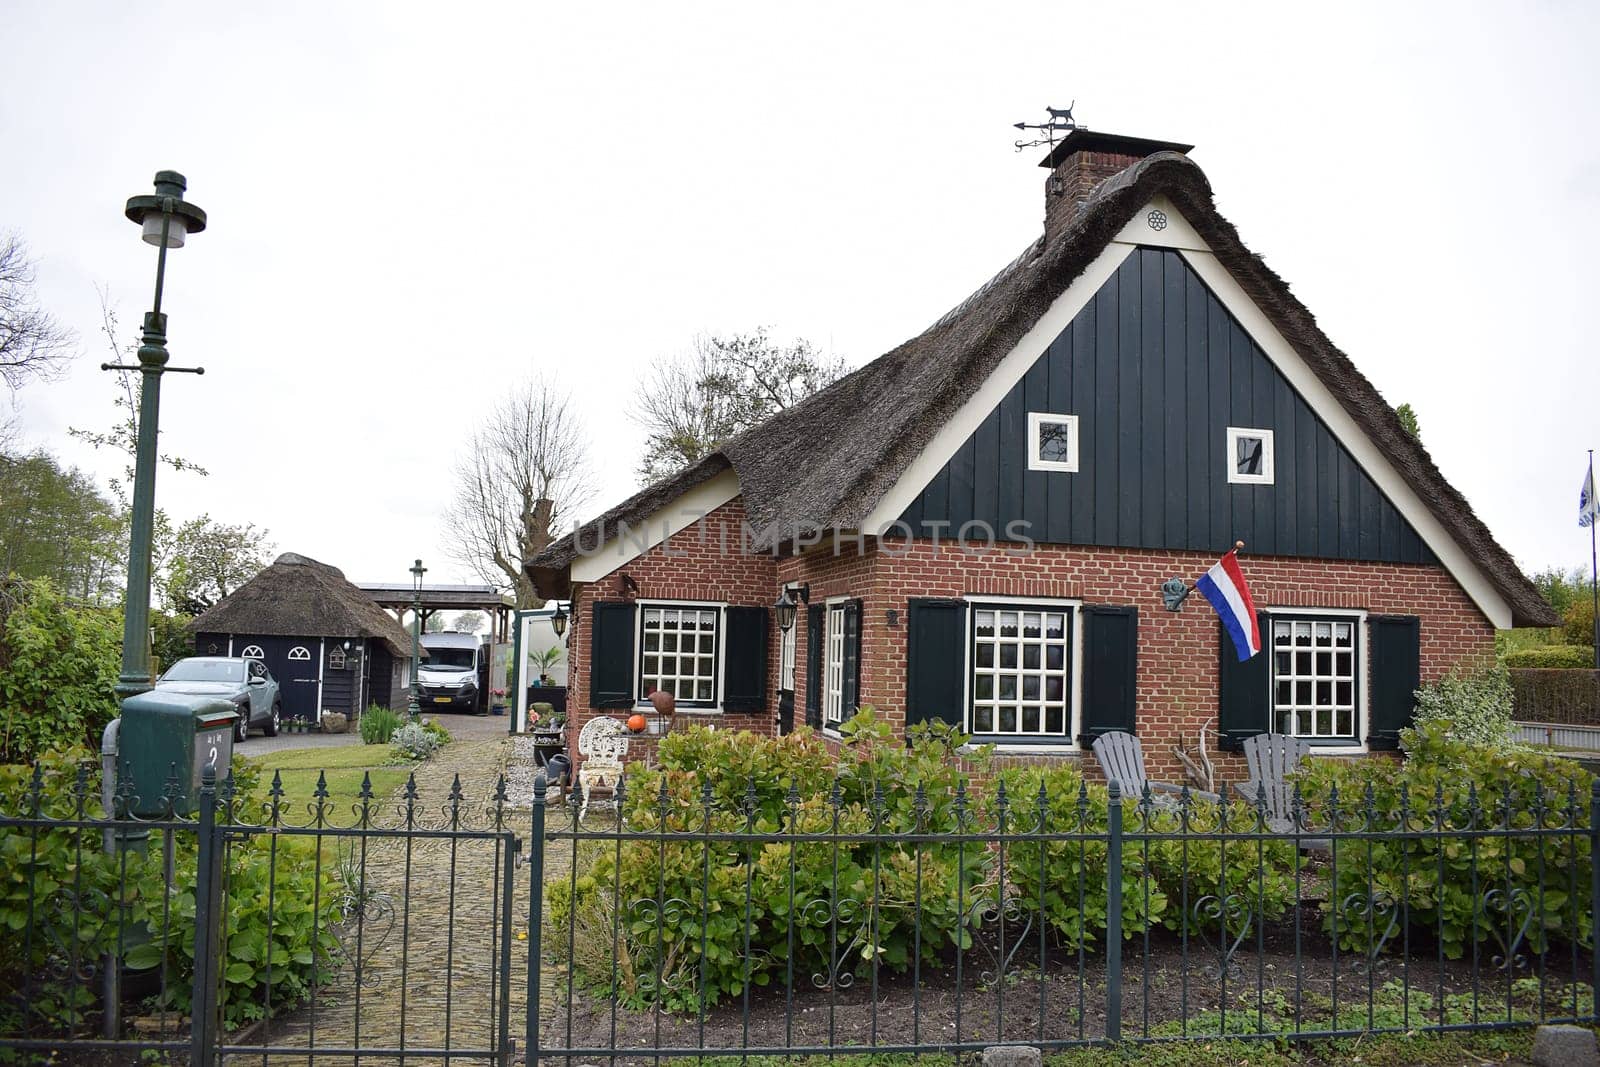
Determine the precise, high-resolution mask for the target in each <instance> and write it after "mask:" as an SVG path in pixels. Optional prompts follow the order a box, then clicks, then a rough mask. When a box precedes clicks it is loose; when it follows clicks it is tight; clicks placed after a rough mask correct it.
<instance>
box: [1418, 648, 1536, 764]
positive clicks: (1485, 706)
mask: <svg viewBox="0 0 1600 1067" xmlns="http://www.w3.org/2000/svg"><path fill="white" fill-rule="evenodd" d="M1514 704H1515V700H1514V698H1513V694H1512V690H1511V676H1510V675H1509V674H1507V673H1506V669H1505V668H1504V667H1502V666H1499V665H1495V666H1491V667H1486V668H1482V669H1477V670H1461V669H1457V670H1452V671H1451V672H1450V673H1449V674H1447V675H1445V676H1444V677H1443V678H1441V679H1439V680H1438V681H1437V682H1434V683H1432V684H1430V685H1425V686H1423V687H1422V688H1421V689H1418V690H1417V713H1416V720H1415V721H1416V725H1417V727H1418V728H1422V727H1424V726H1427V725H1429V724H1431V723H1444V724H1447V725H1448V726H1449V729H1450V733H1451V735H1452V736H1454V737H1455V738H1457V739H1458V740H1461V741H1467V742H1470V743H1472V744H1475V745H1488V746H1491V747H1495V748H1505V747H1507V746H1510V745H1512V743H1513V742H1512V740H1511V738H1512V723H1511V719H1512V711H1513V706H1514Z"/></svg>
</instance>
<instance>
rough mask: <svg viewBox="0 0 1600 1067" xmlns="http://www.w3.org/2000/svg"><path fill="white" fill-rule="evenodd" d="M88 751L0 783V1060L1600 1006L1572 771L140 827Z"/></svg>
mask: <svg viewBox="0 0 1600 1067" xmlns="http://www.w3.org/2000/svg"><path fill="white" fill-rule="evenodd" d="M92 774H93V772H92V770H91V769H90V768H88V767H74V766H70V765H64V764H59V765H51V766H43V767H41V768H38V769H35V771H34V772H33V774H32V776H31V778H28V779H25V780H23V781H22V782H21V785H20V787H19V788H15V789H11V790H9V791H7V790H6V789H5V788H0V929H3V931H4V932H3V934H0V1050H10V1051H13V1052H15V1053H20V1054H22V1055H24V1056H26V1055H29V1054H33V1053H39V1054H43V1053H45V1052H46V1051H47V1050H48V1051H50V1052H53V1053H54V1054H55V1055H56V1056H57V1057H58V1058H62V1057H70V1055H71V1054H73V1053H78V1052H81V1053H85V1054H99V1055H102V1056H106V1055H112V1054H120V1055H125V1056H126V1058H127V1059H128V1060H129V1061H130V1062H131V1061H132V1060H133V1059H135V1058H136V1057H137V1055H138V1054H141V1053H144V1052H147V1051H150V1052H156V1053H169V1054H178V1055H184V1054H187V1055H188V1056H189V1058H190V1062H193V1063H196V1064H200V1063H213V1062H218V1061H219V1060H221V1059H223V1058H228V1059H230V1060H237V1061H239V1062H254V1061H255V1060H257V1059H259V1060H260V1061H261V1062H263V1063H269V1062H275V1061H276V1059H277V1058H278V1057H282V1056H293V1057H297V1058H300V1059H305V1058H310V1059H311V1060H312V1062H341V1063H342V1062H348V1061H354V1060H356V1059H358V1058H362V1057H371V1058H373V1059H374V1060H381V1061H383V1062H439V1061H445V1062H450V1061H461V1062H493V1063H510V1062H511V1061H512V1059H513V1058H514V1057H515V1056H517V1055H518V1053H519V1051H520V1052H521V1053H522V1054H523V1055H525V1056H526V1059H527V1062H528V1063H529V1064H530V1065H531V1064H534V1063H536V1062H537V1061H539V1060H541V1059H543V1060H548V1059H551V1058H558V1059H561V1060H562V1061H564V1062H567V1061H570V1062H594V1061H595V1060H596V1058H597V1057H598V1058H604V1059H606V1060H608V1061H612V1062H615V1061H625V1062H642V1061H644V1060H650V1061H652V1062H655V1061H658V1060H661V1059H669V1058H681V1057H688V1056H693V1057H699V1056H704V1055H707V1054H728V1053H734V1054H739V1055H741V1056H760V1055H773V1056H796V1055H808V1054H818V1055H823V1054H833V1053H839V1052H845V1051H865V1050H872V1051H876V1052H881V1053H896V1052H899V1053H913V1054H920V1053H935V1052H941V1053H961V1052H968V1051H973V1050H977V1049H981V1048H984V1047H987V1046H990V1045H994V1044H1018V1043H1021V1044H1030V1045H1035V1046H1040V1047H1043V1048H1047V1049H1063V1048H1070V1047H1073V1046H1079V1045H1091V1044H1099V1043H1105V1042H1115V1041H1130V1040H1133V1041H1152V1042H1155V1041H1182V1040H1188V1039H1208V1040H1210V1039H1215V1038H1218V1037H1232V1038H1239V1039H1246V1040H1248V1039H1261V1038H1283V1037H1287V1038H1319V1037H1339V1036H1354V1035H1360V1034H1372V1033H1385V1032H1404V1031H1413V1030H1470V1029H1487V1028H1500V1027H1511V1026H1521V1025H1526V1024H1528V1023H1532V1022H1559V1021H1577V1022H1593V1021H1594V1020H1595V1018H1596V1015H1595V1007H1594V989H1595V987H1596V985H1597V984H1600V971H1597V966H1600V965H1597V961H1596V957H1595V953H1594V933H1593V923H1594V916H1595V914H1596V912H1597V911H1600V877H1597V874H1596V871H1595V863H1594V858H1595V856H1596V855H1597V852H1600V848H1597V846H1600V840H1597V834H1600V785H1595V786H1592V787H1591V789H1590V790H1588V791H1586V792H1583V791H1580V789H1579V787H1578V785H1577V784H1576V780H1575V779H1573V780H1570V781H1567V782H1566V783H1565V785H1564V786H1562V787H1561V788H1552V787H1548V786H1547V785H1546V784H1545V783H1544V782H1543V781H1542V780H1534V781H1531V782H1529V783H1527V784H1526V788H1522V789H1519V790H1515V791H1513V790H1505V791H1503V792H1500V793H1495V794H1484V795H1480V794H1479V793H1477V792H1476V790H1475V789H1474V788H1471V787H1467V788H1465V789H1459V788H1456V787H1455V786H1454V785H1453V784H1451V785H1448V786H1447V785H1446V784H1444V783H1441V784H1439V785H1438V786H1437V787H1436V788H1435V790H1434V791H1433V793H1432V794H1431V795H1428V796H1423V797H1413V796H1411V795H1410V794H1408V793H1407V792H1406V789H1405V787H1404V786H1402V787H1401V788H1400V789H1399V791H1398V792H1397V793H1394V794H1389V793H1382V792H1380V793H1377V794H1375V793H1374V792H1373V791H1372V789H1371V788H1370V787H1369V788H1368V789H1367V790H1366V791H1364V792H1362V793H1361V794H1360V795H1356V796H1344V797H1341V796H1340V795H1339V794H1338V792H1337V790H1332V791H1330V792H1329V793H1327V794H1326V795H1319V796H1318V797H1316V798H1307V797H1304V796H1301V795H1300V794H1299V793H1298V792H1295V793H1293V794H1291V795H1290V796H1288V797H1286V798H1279V800H1280V801H1282V803H1275V802H1274V801H1273V799H1272V798H1270V797H1268V796H1267V795H1266V794H1265V793H1263V794H1261V795H1258V796H1257V797H1255V798H1254V799H1253V800H1252V801H1249V802H1246V801H1243V800H1236V801H1234V802H1230V803H1222V804H1218V803H1213V802H1211V801H1209V800H1207V799H1204V798H1202V797H1199V796H1196V795H1189V794H1186V793H1185V794H1179V795H1175V796H1173V795H1165V794H1162V793H1154V792H1149V791H1146V792H1144V793H1142V794H1141V795H1139V796H1133V797H1124V796H1122V795H1121V794H1120V790H1118V789H1117V788H1116V787H1115V786H1112V787H1111V788H1109V789H1104V788H1100V787H1090V786H1087V785H1084V784H1082V783H1081V782H1076V780H1075V779H1074V782H1075V785H1074V787H1073V788H1070V789H1066V788H1056V787H1055V783H1058V782H1059V781H1061V780H1062V779H1052V778H1050V777H1049V776H1048V775H1044V774H1040V775H1037V776H1035V777H1032V778H1030V777H1028V775H1027V774H1022V775H1020V776H1019V775H1008V776H1001V777H1000V778H998V779H996V780H993V781H990V782H984V783H978V784H974V783H962V784H959V785H957V786H956V787H955V788H953V789H948V790H947V789H935V790H930V789H925V788H921V787H919V786H916V785H915V784H907V783H901V782H890V781H881V782H876V783H869V784H867V785H863V784H862V782H861V781H859V780H857V781H855V782H852V783H849V784H841V783H839V782H835V783H834V784H833V786H832V788H831V789H830V790H829V791H828V792H827V793H826V794H824V795H801V794H800V793H799V792H797V791H796V790H795V789H793V788H792V787H789V788H774V787H766V786H761V785H759V784H758V783H756V782H748V783H744V784H743V786H742V787H741V786H739V785H734V784H732V783H729V782H717V783H711V782H704V783H699V782H693V781H692V780H686V779H685V778H684V777H683V776H678V777H673V778H670V780H669V777H668V776H660V778H659V782H658V783H657V782H656V780H654V779H650V781H651V782H652V785H655V786H656V788H653V789H651V790H650V791H648V792H646V791H644V790H635V791H634V795H631V796H630V795H629V790H628V787H627V784H626V781H625V783H624V785H623V787H622V788H621V789H619V791H618V796H617V797H616V801H617V803H616V810H615V811H610V812H596V813H593V814H591V815H590V816H589V817H588V818H587V819H584V820H580V819H579V818H578V813H577V810H576V807H575V806H574V805H569V804H564V803H556V802H554V801H553V798H552V797H549V796H547V795H546V793H545V791H544V787H543V784H542V782H540V783H536V788H535V795H534V799H533V805H532V809H531V812H527V811H521V810H516V809H513V808H511V807H510V805H509V804H508V801H507V798H506V792H505V786H504V784H503V782H502V783H501V784H500V785H499V786H498V787H497V788H496V789H495V791H494V792H493V794H492V795H491V796H489V797H479V798H468V797H466V796H464V795H463V793H462V790H461V788H460V786H459V784H458V785H457V787H456V788H454V789H452V790H451V791H450V792H449V794H448V795H447V796H442V797H440V796H434V797H429V798H424V797H422V796H420V795H419V792H418V789H417V788H416V785H415V782H414V781H413V782H411V783H408V785H407V786H405V787H403V788H402V789H401V790H400V791H399V792H398V793H397V794H396V795H394V796H392V797H379V796H375V795H374V792H373V790H372V788H371V785H370V782H368V783H366V784H365V785H364V786H363V788H361V789H360V790H359V792H358V795H357V796H356V798H355V799H354V801H353V802H352V801H349V800H346V801H335V800H334V799H333V797H332V794H331V793H330V790H329V788H328V786H327V783H326V781H325V780H322V781H319V782H318V784H317V786H316V788H315V789H313V790H311V792H310V794H309V796H307V795H303V794H299V795H297V796H298V799H296V798H294V797H291V795H290V793H289V792H287V791H286V790H285V788H284V786H283V785H282V783H281V782H279V781H277V780H275V781H274V782H273V783H272V784H271V785H270V787H267V788H262V789H250V788H249V787H248V783H246V784H244V785H238V786H236V785H235V783H234V782H233V781H232V780H228V781H225V782H223V783H222V784H221V785H215V784H211V783H207V785H206V787H205V788H203V789H202V790H201V791H200V793H199V795H198V803H197V804H196V806H195V810H194V812H193V813H192V814H186V813H184V812H182V811H181V810H179V806H178V805H176V804H174V803H172V802H171V801H172V800H173V799H174V798H175V797H176V796H177V792H176V789H175V788H174V789H173V790H172V791H171V792H170V793H169V797H168V803H167V804H166V805H165V811H164V813H163V814H162V816H161V817H159V818H151V819H142V820H135V819H130V818H126V817H123V816H126V815H127V814H128V813H129V812H131V811H134V810H139V809H140V808H141V807H142V806H141V805H139V804H137V803H135V801H136V800H137V798H131V797H128V796H126V795H123V796H120V797H115V798H107V799H106V800H105V801H102V800H101V799H100V798H99V797H98V795H97V792H96V788H95V785H94V782H93V778H92ZM13 784H15V783H13ZM4 785H5V782H4V781H3V780H0V787H3V786H4ZM1280 808H1281V809H1282V810H1279V809H1280ZM108 813H109V815H111V816H117V817H107V816H108ZM519 831H525V836H523V837H522V838H521V839H520V840H519ZM129 838H134V839H135V840H133V841H131V842H130V841H129V840H128V839H129ZM138 839H143V840H142V841H141V840H138ZM130 844H131V845H132V846H133V847H125V846H128V845H130ZM113 979H114V980H115V981H113ZM117 982H120V983H121V988H120V989H118V988H117V987H116V983H117ZM120 1005H127V1006H128V1012H129V1014H130V1015H131V1017H127V1018H119V1017H118V1012H119V1006H120ZM191 1020H192V1023H191ZM519 1044H520V1045H521V1046H522V1048H521V1049H520V1050H519V1048H518V1045H519Z"/></svg>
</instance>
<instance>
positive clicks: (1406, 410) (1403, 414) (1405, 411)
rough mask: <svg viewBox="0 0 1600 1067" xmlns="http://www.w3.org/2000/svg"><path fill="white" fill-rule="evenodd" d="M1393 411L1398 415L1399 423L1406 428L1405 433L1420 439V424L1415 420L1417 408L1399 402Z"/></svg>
mask: <svg viewBox="0 0 1600 1067" xmlns="http://www.w3.org/2000/svg"><path fill="white" fill-rule="evenodd" d="M1394 413H1395V414H1396V415H1398V416H1400V425H1401V426H1404V427H1405V428H1406V433H1408V434H1410V435H1411V436H1412V437H1414V438H1416V439H1417V440H1418V441H1421V440H1422V424H1421V423H1419V422H1418V421H1417V409H1416V408H1414V407H1412V406H1411V405H1410V404H1401V405H1400V406H1399V407H1397V408H1395V409H1394Z"/></svg>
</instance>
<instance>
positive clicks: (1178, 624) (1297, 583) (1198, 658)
mask: <svg viewBox="0 0 1600 1067" xmlns="http://www.w3.org/2000/svg"><path fill="white" fill-rule="evenodd" d="M875 559H876V566H875V568H874V574H873V580H872V584H871V586H870V588H869V590H868V591H867V593H866V594H865V597H864V600H865V605H864V612H863V620H864V621H863V642H862V645H863V647H862V653H861V654H862V681H861V690H862V701H863V702H864V703H870V704H873V705H875V706H876V707H878V708H880V709H881V710H882V711H883V712H884V713H885V714H886V715H887V716H888V717H889V718H891V719H893V720H895V721H897V722H901V723H903V722H904V718H905V709H904V697H905V678H906V629H905V606H906V601H907V599H909V598H911V597H916V596H968V595H972V594H983V593H987V594H990V595H999V596H1037V597H1048V598H1057V597H1059V598H1075V599H1082V600H1083V601H1084V602H1085V603H1090V604H1114V605H1131V606H1134V607H1137V608H1138V609H1139V666H1138V708H1137V719H1136V721H1137V723H1138V728H1139V733H1140V735H1141V739H1142V740H1143V741H1144V749H1145V760H1146V763H1147V765H1148V767H1149V769H1150V771H1151V773H1152V775H1153V776H1155V777H1158V778H1164V779H1166V780H1169V781H1181V780H1182V773H1181V766H1180V765H1179V763H1178V761H1177V759H1176V757H1174V756H1173V755H1171V753H1170V751H1169V750H1170V748H1171V747H1172V745H1173V744H1175V743H1176V740H1177V737H1178V736H1179V735H1180V734H1181V735H1182V736H1183V737H1184V738H1185V743H1186V744H1189V745H1192V743H1193V739H1194V737H1195V735H1196V733H1197V732H1198V731H1199V728H1200V727H1201V726H1202V725H1206V726H1208V728H1209V730H1210V733H1211V736H1212V738H1213V739H1214V738H1215V731H1216V706H1217V645H1218V640H1219V635H1218V626H1217V616H1216V613H1215V612H1214V611H1212V610H1211V606H1210V605H1209V604H1207V603H1206V602H1205V600H1204V598H1202V597H1201V596H1199V594H1194V595H1192V596H1191V597H1190V599H1189V601H1188V603H1186V604H1185V605H1184V607H1183V610H1182V611H1180V612H1176V613H1174V612H1169V611H1167V610H1166V608H1165V607H1164V606H1163V605H1162V602H1161V583H1162V582H1164V581H1166V580H1167V579H1168V578H1171V577H1173V576H1180V577H1183V578H1186V579H1189V580H1191V581H1192V580H1193V579H1194V578H1195V577H1197V576H1199V575H1200V574H1202V573H1203V572H1204V571H1205V570H1206V568H1208V567H1210V566H1211V564H1212V563H1214V562H1216V559H1215V557H1214V556H1209V555H1203V554H1200V553H1194V552H1158V551H1143V550H1137V549H1100V548H1089V547H1084V548H1079V547H1069V546H1037V547H1035V548H1034V549H1033V550H1032V551H1031V552H1029V553H1028V554H1027V555H1025V556H1024V555H1011V554H1008V553H1006V552H1004V551H988V552H984V553H978V552H976V551H974V552H972V553H970V554H969V553H967V552H964V551H962V549H961V548H960V547H959V546H956V545H951V544H943V545H937V546H935V545H933V544H932V543H931V542H927V541H918V542H915V543H913V544H911V545H909V546H908V545H906V544H905V543H900V544H889V545H885V546H883V547H881V548H879V549H878V551H877V552H876V554H875ZM1241 563H1242V565H1243V567H1244V571H1245V577H1246V578H1247V579H1248V581H1249V582H1250V589H1251V593H1252V595H1253V596H1254V597H1255V601H1256V605H1257V606H1258V607H1260V608H1273V607H1306V608H1311V607H1321V608H1365V609H1366V610H1368V611H1370V612H1373V613H1375V614H1380V613H1393V614H1405V615H1418V616H1420V617H1421V619H1422V677H1423V680H1424V681H1430V680H1433V679H1436V678H1438V677H1439V676H1440V675H1441V674H1443V673H1444V672H1445V671H1446V670H1448V669H1449V667H1450V666H1451V665H1453V664H1455V663H1458V662H1462V661H1466V660H1472V659H1475V658H1489V657H1492V656H1493V654H1494V628H1493V626H1491V625H1490V623H1489V621H1488V619H1486V618H1485V617H1484V616H1483V614H1482V613H1481V612H1480V611H1479V610H1478V609H1477V607H1476V606H1475V605H1473V603H1472V602H1471V601H1470V600H1469V599H1467V596H1466V594H1465V593H1464V592H1463V591H1462V590H1461V588H1460V586H1458V585H1457V584H1456V582H1455V580H1454V579H1453V578H1451V577H1450V576H1449V574H1447V573H1446V572H1445V571H1444V570H1443V568H1440V567H1428V566H1412V565H1401V564H1379V563H1349V562H1342V561H1331V560H1306V559H1286V558H1272V557H1257V556H1244V557H1242V558H1241ZM890 608H895V609H898V610H899V611H900V612H901V618H900V623H899V625H898V626H896V627H893V628H890V627H889V626H888V625H887V622H886V618H885V612H886V611H887V610H888V609H890ZM1211 747H1212V749H1213V752H1212V758H1213V760H1215V761H1216V762H1217V763H1218V768H1219V771H1222V772H1223V777H1224V778H1226V779H1228V780H1233V779H1238V778H1242V777H1243V769H1244V768H1243V760H1242V759H1240V758H1239V757H1237V756H1234V755H1231V754H1219V753H1216V752H1215V750H1214V749H1215V745H1214V741H1213V744H1212V746H1211ZM1086 762H1087V763H1092V762H1093V761H1092V760H1088V761H1086Z"/></svg>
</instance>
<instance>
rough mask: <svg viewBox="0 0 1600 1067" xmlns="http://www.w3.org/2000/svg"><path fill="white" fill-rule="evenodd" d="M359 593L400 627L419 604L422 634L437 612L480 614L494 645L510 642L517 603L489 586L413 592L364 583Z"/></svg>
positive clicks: (408, 587)
mask: <svg viewBox="0 0 1600 1067" xmlns="http://www.w3.org/2000/svg"><path fill="white" fill-rule="evenodd" d="M357 588H359V589H360V590H361V591H362V592H363V593H365V594H367V595H368V596H369V597H371V598H372V600H373V602H374V603H376V604H377V605H378V607H380V608H382V609H383V610H384V611H388V612H392V613H393V614H394V617H395V619H396V620H397V621H398V622H399V623H400V625H401V626H405V625H406V616H407V615H409V614H412V612H413V606H414V604H413V601H414V600H415V602H418V603H420V604H421V605H422V606H421V609H420V611H418V614H420V615H421V624H422V630H423V631H424V632H425V631H426V630H427V628H428V619H429V618H431V617H432V616H434V615H436V614H437V613H439V612H441V611H481V612H483V613H484V614H485V615H487V616H489V625H490V633H491V636H492V637H493V639H494V642H495V643H496V644H500V643H502V642H505V641H509V640H511V616H512V614H513V613H514V612H515V611H516V610H517V602H516V600H514V599H513V598H512V597H511V595H510V594H508V593H502V592H501V591H500V590H499V589H497V588H495V587H494V586H492V585H423V587H422V589H421V591H420V592H413V588H414V587H413V586H412V584H411V583H410V582H368V583H363V584H361V585H359V586H358V587H357Z"/></svg>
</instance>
